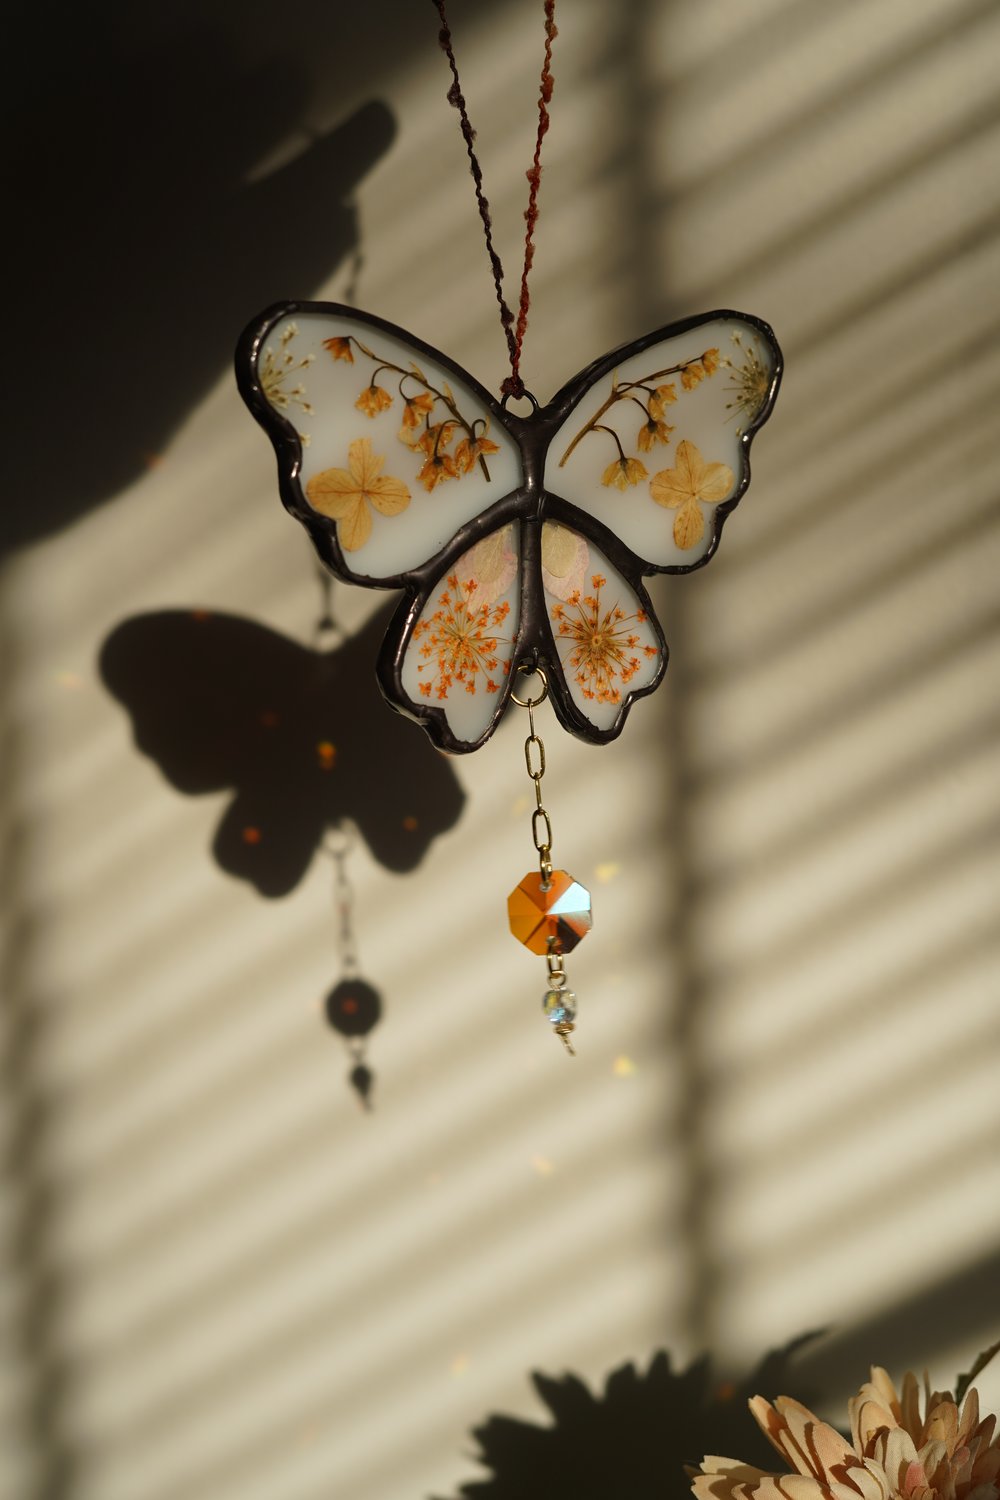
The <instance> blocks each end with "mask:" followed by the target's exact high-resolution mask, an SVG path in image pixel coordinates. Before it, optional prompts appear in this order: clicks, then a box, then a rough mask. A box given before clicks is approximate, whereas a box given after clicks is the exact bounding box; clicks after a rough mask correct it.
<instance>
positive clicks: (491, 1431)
mask: <svg viewBox="0 0 1000 1500" xmlns="http://www.w3.org/2000/svg"><path fill="white" fill-rule="evenodd" d="M817 1337H818V1334H816V1333H807V1334H803V1335H802V1336H801V1337H800V1338H798V1339H795V1340H794V1341H793V1342H792V1343H790V1344H787V1345H786V1346H784V1347H783V1348H781V1349H777V1350H774V1351H772V1352H771V1353H770V1354H768V1355H766V1356H765V1358H764V1359H763V1360H762V1361H761V1362H760V1363H759V1364H758V1365H757V1366H756V1368H755V1369H754V1370H753V1371H751V1373H750V1374H749V1375H747V1376H745V1377H744V1378H743V1379H741V1380H739V1381H738V1382H732V1381H727V1382H725V1383H722V1382H719V1381H717V1380H716V1379H715V1378H714V1377H713V1375H712V1371H711V1367H710V1364H709V1361H708V1359H707V1358H702V1359H698V1360H695V1361H694V1362H693V1363H692V1364H690V1365H688V1367H687V1368H686V1369H684V1370H675V1369H674V1368H673V1367H672V1365H671V1361H670V1355H669V1354H668V1353H667V1352H666V1351H665V1350H661V1351H660V1352H659V1353H658V1354H656V1355H655V1357H654V1358H653V1360H652V1362H651V1364H650V1366H649V1368H648V1370H646V1371H645V1373H643V1372H641V1371H640V1370H639V1369H638V1368H637V1367H636V1365H634V1364H632V1363H628V1364H625V1365H622V1366H621V1367H620V1368H619V1369H617V1370H614V1371H612V1373H611V1374H610V1375H609V1376H608V1378H607V1381H606V1383H605V1387H604V1390H603V1392H602V1393H600V1394H597V1395H595V1394H594V1393H593V1392H592V1391H591V1390H590V1389H589V1388H588V1387H587V1386H586V1385H585V1383H584V1382H583V1381H582V1380H581V1379H580V1378H579V1377H578V1376H576V1375H563V1376H561V1377H559V1378H553V1377H550V1376H547V1375H541V1374H538V1373H537V1372H536V1373H535V1374H534V1375H533V1376H532V1383H533V1384H534V1387H535V1390H536V1391H537V1393H538V1395H539V1396H540V1398H541V1399H542V1401H543V1402H544V1403H545V1405H546V1406H547V1407H548V1409H549V1411H550V1412H551V1414H552V1418H553V1421H552V1423H551V1424H550V1425H548V1426H542V1425H541V1424H539V1423H535V1422H526V1421H522V1420H521V1419H520V1418H516V1417H507V1416H492V1417H489V1418H488V1419H487V1421H486V1422H485V1423H483V1425H482V1426H481V1427H477V1428H475V1429H474V1431H473V1436H474V1437H475V1439H476V1441H477V1443H478V1445H479V1452H478V1453H477V1455H476V1457H477V1459H478V1461H479V1462H480V1463H481V1464H482V1465H484V1466H485V1467H486V1468H488V1469H489V1470H490V1471H491V1473H490V1475H489V1477H487V1478H484V1479H474V1480H471V1481H469V1482H468V1483H467V1484H463V1485H462V1487H461V1489H460V1490H459V1491H458V1496H459V1497H461V1500H551V1497H552V1496H554V1495H567V1496H572V1497H573V1500H611V1497H614V1500H651V1497H652V1496H654V1495H656V1496H658V1495H676V1496H678V1497H679V1496H683V1495H685V1494H686V1493H687V1492H688V1489H689V1482H688V1479H687V1477H686V1474H685V1465H686V1464H697V1463H699V1462H700V1460H701V1458H702V1456H703V1455H704V1454H705V1453H738V1454H739V1455H740V1456H741V1458H742V1459H743V1460H744V1461H745V1462H747V1463H753V1464H758V1465H759V1466H760V1467H762V1468H769V1467H771V1466H772V1460H773V1458H774V1453H773V1450H772V1449H771V1447H770V1445H769V1444H768V1442H767V1440H766V1439H765V1438H764V1437H763V1435H762V1434H761V1432H760V1429H759V1428H758V1427H757V1425H756V1423H755V1422H754V1420H753V1418H752V1417H751V1416H750V1413H749V1412H748V1410H747V1401H748V1399H749V1398H750V1396H752V1395H754V1394H756V1392H758V1391H771V1390H775V1389H784V1388H785V1387H786V1386H788V1385H790V1384H791V1381H790V1380H789V1379H788V1378H786V1377H787V1372H788V1369H789V1366H790V1363H791V1359H792V1356H793V1355H794V1354H795V1353H796V1352H797V1351H798V1350H799V1349H800V1348H801V1347H802V1346H803V1345H804V1344H806V1343H808V1342H811V1341H812V1340H813V1339H815V1338H817ZM797 1388H798V1389H800V1388H801V1379H799V1380H798V1385H797ZM807 1399H808V1393H807ZM456 1500H457V1497H456Z"/></svg>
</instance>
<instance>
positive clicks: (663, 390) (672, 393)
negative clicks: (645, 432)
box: [649, 380, 677, 417]
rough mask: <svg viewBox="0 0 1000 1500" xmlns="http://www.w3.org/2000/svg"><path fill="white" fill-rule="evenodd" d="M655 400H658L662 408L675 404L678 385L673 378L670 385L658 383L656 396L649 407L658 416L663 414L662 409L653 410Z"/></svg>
mask: <svg viewBox="0 0 1000 1500" xmlns="http://www.w3.org/2000/svg"><path fill="white" fill-rule="evenodd" d="M653 400H656V401H658V402H659V404H660V407H661V408H662V407H664V406H673V404H674V402H675V401H676V400H677V387H676V386H675V385H674V383H673V381H672V380H671V381H670V382H669V384H668V385H658V386H657V387H656V396H655V397H654V398H653V399H652V400H650V403H649V409H650V411H651V412H652V413H653V415H654V416H657V417H659V416H662V415H663V412H662V410H660V411H657V412H653Z"/></svg>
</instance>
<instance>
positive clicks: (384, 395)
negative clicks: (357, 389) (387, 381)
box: [354, 384, 392, 417]
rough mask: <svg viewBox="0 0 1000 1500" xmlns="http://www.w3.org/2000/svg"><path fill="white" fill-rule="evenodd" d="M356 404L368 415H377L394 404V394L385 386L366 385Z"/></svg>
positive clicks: (359, 409)
mask: <svg viewBox="0 0 1000 1500" xmlns="http://www.w3.org/2000/svg"><path fill="white" fill-rule="evenodd" d="M354 404H355V406H356V407H357V409H358V411H363V412H364V414H365V416H366V417H377V416H378V414H379V412H380V411H387V410H388V409H389V407H390V406H391V405H392V396H391V395H390V394H389V392H388V391H387V390H386V389H385V387H384V386H381V385H374V384H373V385H366V386H365V388H364V390H363V391H362V392H361V395H360V396H359V397H358V399H357V401H355V403H354Z"/></svg>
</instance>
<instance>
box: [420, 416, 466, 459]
mask: <svg viewBox="0 0 1000 1500" xmlns="http://www.w3.org/2000/svg"><path fill="white" fill-rule="evenodd" d="M455 425H456V424H455V423H454V422H435V423H434V425H433V427H426V428H425V429H424V431H423V432H422V433H421V434H420V436H419V438H418V439H417V441H416V443H415V444H414V447H416V448H419V449H420V450H421V451H422V452H423V453H440V452H441V450H442V449H443V448H447V446H448V444H449V443H450V442H451V439H452V436H453V434H454V431H455Z"/></svg>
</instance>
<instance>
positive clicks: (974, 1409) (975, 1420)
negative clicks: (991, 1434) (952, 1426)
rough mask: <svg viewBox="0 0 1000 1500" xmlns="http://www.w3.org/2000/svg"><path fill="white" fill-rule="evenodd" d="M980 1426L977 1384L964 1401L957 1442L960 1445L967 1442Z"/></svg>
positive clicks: (971, 1388)
mask: <svg viewBox="0 0 1000 1500" xmlns="http://www.w3.org/2000/svg"><path fill="white" fill-rule="evenodd" d="M978 1426H979V1392H978V1391H977V1390H976V1387H975V1386H971V1387H970V1388H969V1391H968V1392H967V1394H966V1397H965V1400H964V1402H963V1403H962V1420H961V1422H960V1423H959V1424H958V1435H957V1437H956V1443H957V1444H958V1446H959V1447H960V1446H961V1445H962V1444H963V1443H967V1442H968V1441H969V1438H970V1437H971V1436H972V1434H973V1433H974V1432H975V1430H976V1428H977V1427H978Z"/></svg>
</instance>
